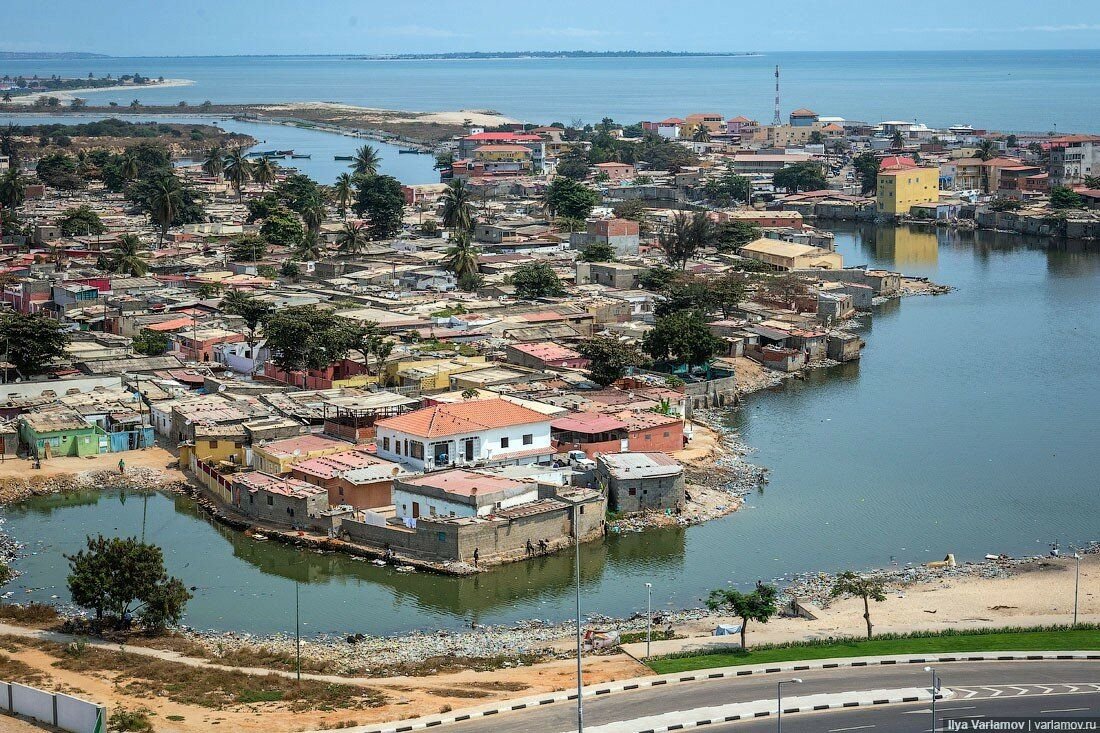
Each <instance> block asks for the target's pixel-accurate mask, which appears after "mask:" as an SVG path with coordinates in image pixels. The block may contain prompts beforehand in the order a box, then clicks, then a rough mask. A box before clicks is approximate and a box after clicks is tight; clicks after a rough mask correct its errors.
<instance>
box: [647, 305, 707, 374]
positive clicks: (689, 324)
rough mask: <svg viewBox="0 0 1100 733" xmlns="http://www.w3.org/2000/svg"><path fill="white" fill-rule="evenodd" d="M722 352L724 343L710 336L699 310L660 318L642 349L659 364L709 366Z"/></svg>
mask: <svg viewBox="0 0 1100 733" xmlns="http://www.w3.org/2000/svg"><path fill="white" fill-rule="evenodd" d="M721 348H722V339H720V338H718V337H717V336H715V335H714V334H713V333H711V332H710V328H709V327H708V326H707V322H706V320H705V319H704V318H703V314H702V313H700V312H699V311H696V310H688V311H680V312H678V313H670V314H668V315H666V316H661V317H659V318H657V322H656V323H655V324H654V326H653V328H652V329H651V330H650V331H649V333H647V334H646V335H645V338H643V339H642V349H643V350H645V352H646V353H647V354H649V355H650V356H651V357H653V359H654V360H655V361H663V362H668V363H672V364H685V365H687V366H688V367H692V366H700V365H702V364H706V363H707V362H708V361H709V360H710V358H711V357H712V356H714V355H715V354H716V353H718V351H719V350H720V349H721Z"/></svg>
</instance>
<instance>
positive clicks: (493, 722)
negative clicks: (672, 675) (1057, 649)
mask: <svg viewBox="0 0 1100 733" xmlns="http://www.w3.org/2000/svg"><path fill="white" fill-rule="evenodd" d="M936 668H937V669H938V670H939V671H940V676H941V677H942V679H943V684H944V686H946V687H950V688H952V689H959V688H965V689H966V691H967V692H969V691H973V690H978V689H979V688H982V687H983V686H986V685H990V686H1001V687H1003V686H1008V685H1034V686H1044V687H1053V686H1056V685H1060V684H1062V683H1066V682H1069V683H1082V684H1090V685H1091V684H1095V685H1100V663H1097V662H1095V661H1080V662H1071V661H1049V662H1023V661H1021V662H952V663H945V664H938V665H936ZM794 676H798V677H800V678H801V679H802V680H803V684H801V685H797V686H791V687H788V688H787V689H786V691H785V693H784V694H785V695H790V696H794V695H799V696H801V695H813V694H819V693H836V692H850V691H857V690H882V689H894V688H904V687H923V686H927V685H928V674H927V673H925V672H924V670H923V666H922V665H919V664H912V665H898V666H889V667H857V668H841V669H829V670H813V671H803V672H798V673H796V674H778V673H777V674H770V675H760V676H757V675H753V676H752V677H743V678H736V677H735V678H731V679H720V680H707V681H703V682H691V683H683V684H677V685H668V686H663V687H656V688H648V689H644V690H636V691H631V692H622V693H616V694H613V695H607V696H604V697H598V698H590V699H586V700H585V703H584V711H585V725H586V727H587V726H597V725H603V724H606V723H613V722H616V721H621V720H632V719H636V718H642V717H645V716H649V715H659V714H662V713H668V712H672V711H685V712H686V711H690V710H693V709H696V708H704V707H710V706H714V705H723V704H726V703H734V702H750V701H753V700H762V699H766V698H771V697H773V696H774V695H775V683H776V682H777V681H779V680H781V679H789V678H790V677H794ZM1090 689H1092V692H1091V693H1087V694H1085V695H1082V697H1086V696H1088V695H1092V697H1094V698H1096V699H1098V700H1100V690H1097V689H1093V688H1090ZM967 692H963V693H960V698H961V697H963V696H964V695H966V694H967ZM1002 697H1004V698H1005V699H1008V693H1007V692H1001V693H1000V694H998V695H994V694H993V691H991V690H986V691H985V692H984V693H978V694H975V695H973V696H971V699H978V698H988V699H991V700H999V699H1000V698H1002ZM1050 697H1051V698H1052V699H1053V698H1055V697H1056V696H1054V695H1053V694H1051V695H1050ZM1057 697H1059V698H1061V696H1057ZM952 702H955V701H952ZM945 704H946V703H945ZM960 704H961V703H960ZM966 704H971V703H966ZM909 707H912V706H909ZM1045 707H1046V706H1044V709H1045ZM1050 707H1075V705H1062V704H1058V705H1051V706H1050ZM891 709H892V708H891ZM883 710H885V708H883ZM851 714H852V715H855V713H851ZM812 715H815V714H810V713H807V714H805V715H803V718H806V717H810V716H812ZM816 715H834V714H833V713H817V714H816ZM836 715H838V717H839V716H840V714H839V713H837V714H836ZM845 715H847V713H845ZM796 717H797V716H791V717H790V720H791V721H793V720H795V718H796ZM684 718H685V722H686V721H688V720H691V719H693V718H692V716H691V715H690V714H686V715H685V716H684ZM575 724H576V703H575V702H566V703H558V704H555V705H547V706H545V707H540V708H534V709H530V710H525V711H518V712H512V713H505V714H501V715H494V716H492V717H491V718H487V719H480V720H473V721H470V722H467V723H458V724H455V725H448V726H446V729H447V730H448V731H454V732H455V733H475V732H477V733H481V732H486V733H490V732H491V733H533V731H538V732H539V733H564V732H565V731H570V730H575V729H576V728H575ZM749 725H751V726H753V727H752V728H751V729H752V730H767V729H768V727H767V726H763V727H757V726H758V724H756V723H741V724H736V723H735V724H730V725H729V726H722V728H721V730H726V729H728V730H731V731H732V730H746V729H748V728H747V726H749ZM774 725H775V721H774V720H772V727H774ZM814 725H816V724H814ZM737 726H741V727H737ZM783 727H784V729H786V728H787V725H786V721H784V726H783ZM829 727H830V728H836V727H841V728H842V727H844V725H837V726H833V725H830V726H829ZM717 729H718V728H717V726H716V727H715V728H710V727H708V728H707V729H706V730H717ZM700 730H704V729H700ZM791 730H792V731H793V730H794V729H793V728H792V729H791ZM804 730H814V731H819V730H824V729H823V728H818V727H809V728H804ZM885 730H889V728H886V729H885ZM914 730H916V729H914Z"/></svg>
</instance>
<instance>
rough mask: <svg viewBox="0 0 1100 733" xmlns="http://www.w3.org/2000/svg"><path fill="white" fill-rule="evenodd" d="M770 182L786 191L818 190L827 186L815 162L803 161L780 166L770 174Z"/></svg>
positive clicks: (819, 167)
mask: <svg viewBox="0 0 1100 733" xmlns="http://www.w3.org/2000/svg"><path fill="white" fill-rule="evenodd" d="M772 184H773V185H774V186H775V187H776V188H781V189H783V190H784V191H786V192H787V193H798V192H799V191H818V190H821V189H823V188H827V187H828V185H829V183H828V181H826V180H825V174H824V172H822V170H821V166H820V165H818V164H817V163H811V162H808V161H807V162H805V163H795V164H793V165H788V166H787V167H785V168H780V169H779V170H778V171H776V172H775V175H774V176H772Z"/></svg>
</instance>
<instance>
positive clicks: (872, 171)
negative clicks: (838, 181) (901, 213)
mask: <svg viewBox="0 0 1100 733" xmlns="http://www.w3.org/2000/svg"><path fill="white" fill-rule="evenodd" d="M852 168H853V169H855V172H856V176H857V177H858V178H859V190H860V193H862V194H863V195H864V196H870V195H872V194H873V193H874V192H875V189H876V188H878V168H879V160H878V157H877V156H875V154H874V153H860V154H859V155H857V156H856V157H854V158H852Z"/></svg>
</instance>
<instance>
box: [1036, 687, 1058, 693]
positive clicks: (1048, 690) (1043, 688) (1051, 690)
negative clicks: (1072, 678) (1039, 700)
mask: <svg viewBox="0 0 1100 733" xmlns="http://www.w3.org/2000/svg"><path fill="white" fill-rule="evenodd" d="M1035 686H1036V687H1038V688H1039V689H1040V690H1042V691H1043V692H1042V694H1043V695H1049V694H1050V693H1052V692H1054V688H1053V687H1047V686H1046V685H1035Z"/></svg>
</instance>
